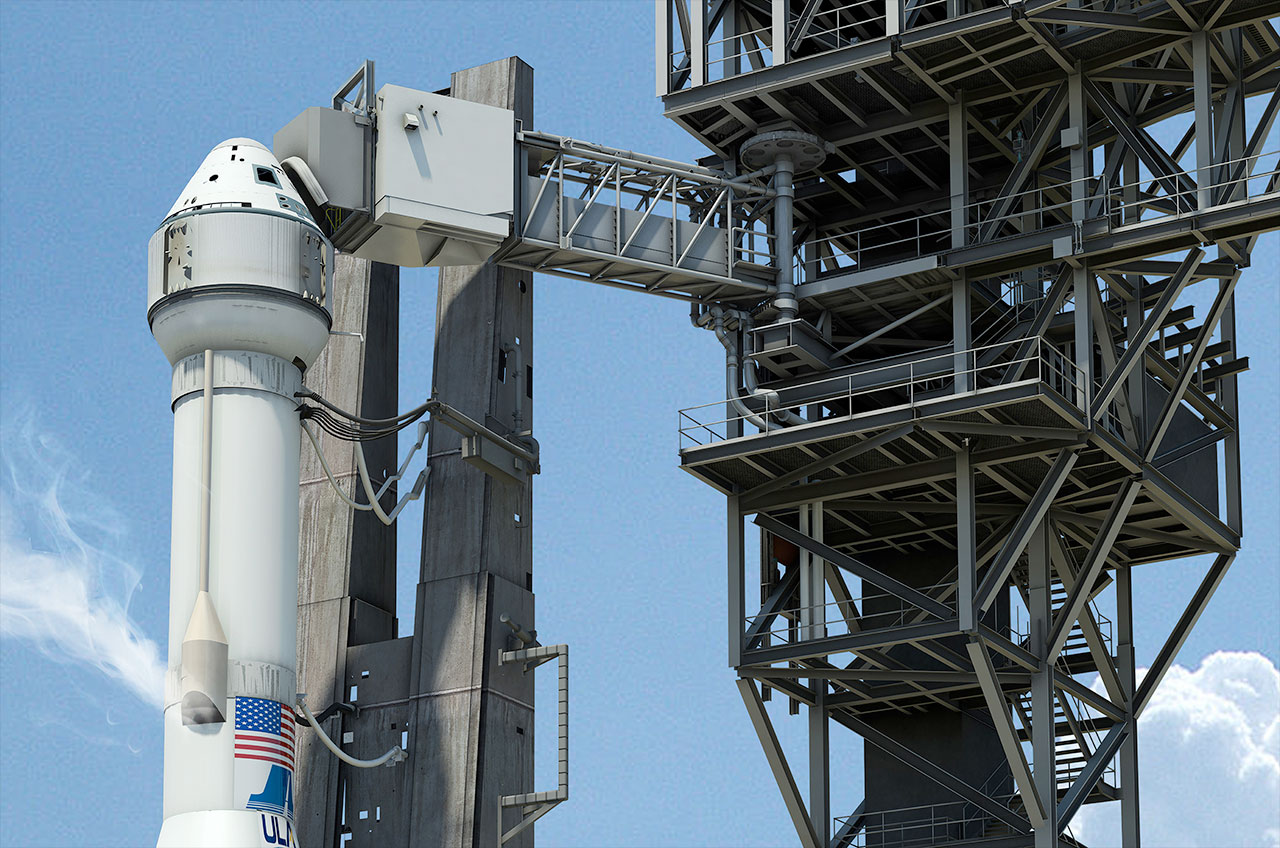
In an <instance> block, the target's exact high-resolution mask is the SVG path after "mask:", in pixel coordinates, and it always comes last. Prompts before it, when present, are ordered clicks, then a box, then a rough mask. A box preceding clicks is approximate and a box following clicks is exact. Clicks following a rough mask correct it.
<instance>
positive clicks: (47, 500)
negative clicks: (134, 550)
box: [0, 414, 165, 707]
mask: <svg viewBox="0 0 1280 848" xmlns="http://www.w3.org/2000/svg"><path fill="white" fill-rule="evenodd" d="M6 417H7V416H6ZM5 423H6V425H13V426H6V427H4V432H3V435H2V436H0V455H2V456H3V466H4V478H3V480H0V637H3V638H4V639H17V640H22V641H23V642H25V643H27V644H28V645H30V646H31V647H33V648H34V649H36V650H38V651H40V652H41V653H43V654H44V655H45V656H47V657H49V658H50V659H54V660H57V661H59V662H68V663H75V664H78V665H83V666H87V667H92V668H95V669H97V670H98V671H100V672H101V673H102V674H105V675H106V676H107V677H108V678H110V679H111V680H114V681H116V682H118V683H121V684H123V685H124V686H125V687H126V688H127V689H128V690H129V691H130V692H131V693H132V694H133V695H134V696H136V697H137V698H138V699H140V700H141V701H143V702H145V703H147V704H149V705H152V706H155V707H159V706H161V702H162V699H163V690H164V668H165V667H164V662H163V661H162V658H161V651H160V647H159V646H158V645H157V643H156V642H155V641H154V640H152V639H151V638H149V637H148V636H147V635H146V633H145V632H143V630H142V628H141V627H139V626H138V624H137V623H136V622H134V621H133V620H131V619H130V617H129V602H130V599H131V598H132V596H133V594H134V592H135V590H136V589H137V586H138V580H139V576H140V574H139V571H138V569H137V568H136V567H135V566H134V565H133V564H132V563H131V562H130V561H129V559H128V558H127V555H126V554H125V552H124V548H125V544H124V539H125V532H124V529H123V522H122V519H121V516H119V515H118V514H117V513H115V512H114V510H111V509H110V507H108V506H106V505H105V501H104V500H103V499H102V498H101V497H100V495H99V493H94V492H91V491H88V490H87V489H86V487H85V485H84V476H85V475H84V474H83V473H77V471H76V469H77V464H76V463H75V462H74V457H73V456H72V455H71V454H70V453H68V452H67V451H66V450H65V449H64V448H62V447H61V446H60V445H59V444H58V443H57V441H56V440H54V439H53V438H51V437H49V436H47V435H40V434H37V433H36V432H35V428H34V426H33V423H32V416H31V415H29V414H28V415H25V416H22V418H21V419H20V420H18V421H13V420H10V421H7V422H5Z"/></svg>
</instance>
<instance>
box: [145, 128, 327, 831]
mask: <svg viewBox="0 0 1280 848" xmlns="http://www.w3.org/2000/svg"><path fill="white" fill-rule="evenodd" d="M331 256H332V247H331V246H330V245H329V243H328V242H327V240H326V239H325V237H324V235H323V234H322V233H321V231H320V228H319V227H318V226H317V225H316V224H315V221H314V220H313V219H312V217H311V215H310V213H309V212H308V211H307V208H306V206H305V204H304V203H303V201H302V198H301V197H300V195H299V194H298V192H297V191H296V189H295V188H294V187H293V186H292V184H291V183H290V181H289V179H288V177H287V176H286V174H285V172H284V170H283V169H282V168H281V166H280V164H279V163H278V162H277V161H276V159H275V157H274V156H273V155H272V154H271V152H270V151H268V150H267V149H266V148H265V147H263V146H262V145H261V144H259V143H257V142H255V141H251V140H248V139H231V140H228V141H225V142H223V143H222V144H220V145H218V146H217V147H215V148H214V150H213V151H212V152H211V153H210V154H209V156H208V157H207V158H206V159H205V161H204V163H203V164H202V165H201V166H200V168H199V170H197V171H196V174H195V176H194V177H192V179H191V181H190V182H189V183H188V184H187V187H186V188H185V189H184V190H183V194H182V196H181V197H180V198H179V199H178V202H177V203H175V204H174V207H173V209H171V210H170V212H169V215H168V216H167V217H166V218H165V220H164V222H163V223H162V224H161V225H160V228H159V229H158V230H157V231H156V233H155V235H154V236H153V237H152V239H151V244H150V249H149V257H148V298H147V300H148V312H147V318H148V321H149V323H150V325H151V330H152V333H153V334H154V335H155V338H156V340H157V342H159V344H160V346H161V348H162V349H163V350H164V353H165V356H166V357H167V358H168V360H169V363H170V364H171V365H172V366H173V383H172V386H173V391H172V405H173V424H174V438H173V518H172V521H173V525H172V548H171V566H170V568H171V570H170V594H169V616H170V617H169V655H168V674H167V676H166V683H165V705H164V733H165V752H164V825H163V827H162V829H161V832H160V837H159V845H160V846H184V848H191V847H192V846H214V845H217V846H228V848H240V846H246V847H247V846H254V848H256V846H260V845H274V846H281V845H293V844H294V839H293V835H292V830H293V828H292V820H293V769H294V752H295V750H296V746H295V743H294V738H295V732H296V726H295V722H294V716H293V710H292V707H293V704H294V702H295V698H296V695H297V691H296V689H297V682H296V670H297V660H296V656H297V648H296V639H297V636H296V632H297V574H298V482H299V481H298V451H299V437H300V434H301V430H300V426H299V422H298V415H297V412H296V411H295V410H296V407H297V400H296V398H295V397H294V393H295V392H297V391H299V390H300V388H301V386H302V371H303V369H305V368H306V367H307V366H308V365H310V364H311V363H312V362H314V360H315V358H316V357H317V356H318V355H319V354H320V352H321V350H322V349H323V348H324V345H325V342H326V340H327V338H328V331H329V327H330V316H329V313H328V311H327V309H326V304H325V297H326V288H327V279H328V269H329V268H330V267H331V265H332V261H331Z"/></svg>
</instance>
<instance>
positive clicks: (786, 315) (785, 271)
mask: <svg viewBox="0 0 1280 848" xmlns="http://www.w3.org/2000/svg"><path fill="white" fill-rule="evenodd" d="M774 167H775V171H774V184H773V185H774V190H775V191H776V192H777V197H775V198H774V201H773V228H774V232H776V233H777V241H776V242H775V244H774V255H775V257H776V260H775V261H777V263H778V293H777V295H775V296H774V298H773V305H774V306H776V307H777V308H778V312H779V313H780V315H779V320H781V321H790V320H792V319H793V318H795V317H796V312H797V311H798V308H799V304H798V303H797V302H796V284H795V272H794V269H793V268H792V265H791V254H792V244H791V237H792V233H793V231H794V229H795V205H794V204H795V196H796V194H795V185H794V179H795V163H794V162H792V161H791V157H790V156H787V155H786V154H779V155H778V157H777V159H775V160H774Z"/></svg>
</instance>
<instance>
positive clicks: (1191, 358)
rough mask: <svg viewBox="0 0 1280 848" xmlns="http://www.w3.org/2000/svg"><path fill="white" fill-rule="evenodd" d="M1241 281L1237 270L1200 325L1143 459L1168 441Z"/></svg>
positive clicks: (1153, 429) (1149, 460) (1144, 460)
mask: <svg viewBox="0 0 1280 848" xmlns="http://www.w3.org/2000/svg"><path fill="white" fill-rule="evenodd" d="M1239 281H1240V275H1239V274H1234V275H1232V276H1231V277H1230V278H1228V280H1227V282H1226V285H1224V286H1222V287H1221V288H1220V289H1219V290H1218V297H1217V299H1216V300H1214V302H1213V306H1212V307H1210V308H1209V314H1208V315H1207V316H1205V319H1204V324H1203V325H1201V327H1200V333H1199V335H1197V336H1196V340H1195V342H1194V343H1193V344H1192V345H1191V352H1190V353H1189V354H1187V358H1186V359H1185V360H1183V364H1182V373H1180V374H1179V375H1178V379H1177V381H1176V382H1175V383H1174V385H1173V386H1171V387H1170V390H1169V397H1167V398H1165V402H1164V407H1163V408H1161V410H1160V414H1159V415H1158V416H1156V423H1155V426H1154V427H1152V429H1151V436H1150V438H1149V440H1148V442H1147V450H1146V452H1145V454H1144V455H1143V457H1142V461H1143V462H1151V460H1153V459H1154V458H1155V455H1156V452H1157V451H1158V450H1160V443H1161V442H1163V441H1164V436H1165V433H1166V432H1167V431H1168V429H1169V425H1170V424H1172V423H1173V416H1174V414H1175V413H1177V411H1178V408H1179V407H1181V406H1182V396H1183V394H1184V393H1185V392H1186V391H1187V386H1189V385H1191V379H1192V378H1193V377H1195V375H1196V374H1197V373H1199V371H1200V360H1201V359H1202V358H1203V357H1204V349H1205V348H1206V347H1208V346H1209V338H1210V337H1211V336H1212V335H1213V331H1214V329H1216V328H1217V326H1218V322H1219V321H1221V320H1222V316H1223V315H1224V314H1225V313H1226V311H1227V307H1229V306H1230V305H1231V296H1232V294H1233V293H1234V292H1235V290H1236V283H1238V282H1239Z"/></svg>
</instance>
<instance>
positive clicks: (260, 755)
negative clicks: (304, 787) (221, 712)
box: [235, 698, 294, 771]
mask: <svg viewBox="0 0 1280 848" xmlns="http://www.w3.org/2000/svg"><path fill="white" fill-rule="evenodd" d="M293 735H294V718H293V710H291V709H290V708H289V707H286V706H285V705H284V704H281V703H280V702H278V701H268V700H265V699H263V698H236V750H235V756H236V759H238V760H262V761H264V762H268V763H271V764H273V765H278V766H284V767H285V768H287V769H289V770H290V771H293Z"/></svg>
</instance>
